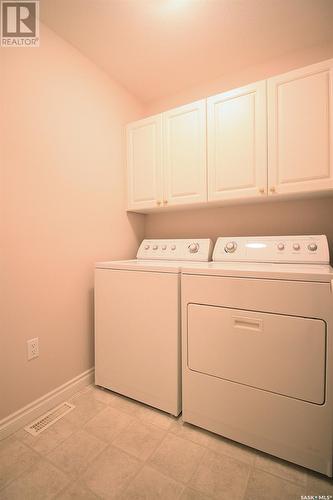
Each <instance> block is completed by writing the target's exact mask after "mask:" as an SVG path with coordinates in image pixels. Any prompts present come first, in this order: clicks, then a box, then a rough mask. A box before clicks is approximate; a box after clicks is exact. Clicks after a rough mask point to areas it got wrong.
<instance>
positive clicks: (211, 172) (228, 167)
mask: <svg viewBox="0 0 333 500" xmlns="http://www.w3.org/2000/svg"><path fill="white" fill-rule="evenodd" d="M207 119H208V199H209V200H228V199H237V198H252V197H256V196H264V195H265V194H266V192H267V134H266V126H267V125H266V82H265V81H261V82H256V83H253V84H251V85H247V86H246V87H242V88H239V89H235V90H231V91H229V92H223V93H222V94H219V95H216V96H212V97H209V98H208V99H207Z"/></svg>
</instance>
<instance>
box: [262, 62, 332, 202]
mask: <svg viewBox="0 0 333 500" xmlns="http://www.w3.org/2000/svg"><path fill="white" fill-rule="evenodd" d="M332 68H333V60H330V61H324V62H322V63H318V64H314V65H312V66H307V67H306V68H301V69H297V70H295V71H291V72H289V73H286V74H283V75H279V76H276V77H274V78H270V79H269V80H268V133H269V135H268V138H269V141H268V148H269V149H268V150H269V188H270V193H271V194H274V193H275V192H276V193H298V192H306V191H318V190H325V189H330V188H333V175H332V170H333V168H332V133H333V123H332V109H333V108H332V97H333V94H332Z"/></svg>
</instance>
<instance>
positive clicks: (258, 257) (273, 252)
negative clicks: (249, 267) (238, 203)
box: [213, 235, 329, 264]
mask: <svg viewBox="0 0 333 500" xmlns="http://www.w3.org/2000/svg"><path fill="white" fill-rule="evenodd" d="M213 260H214V261H216V262H228V261H229V262H276V263H298V264H310V263H311V264H329V249H328V243H327V238H326V236H325V235H316V236H252V237H251V236H245V237H240V236H235V237H230V236H228V237H222V238H218V239H217V242H216V244H215V248H214V252H213Z"/></svg>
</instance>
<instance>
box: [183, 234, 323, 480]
mask: <svg viewBox="0 0 333 500" xmlns="http://www.w3.org/2000/svg"><path fill="white" fill-rule="evenodd" d="M213 261H214V262H213V263H212V264H207V265H206V266H205V267H203V268H201V269H194V268H192V269H191V267H190V266H187V268H183V270H182V342H183V344H182V345H183V419H184V420H185V421H186V422H190V423H192V424H194V425H197V426H199V427H202V428H205V429H208V430H210V431H212V432H215V433H217V434H220V435H222V436H225V437H227V438H230V439H232V440H235V441H238V442H240V443H243V444H246V445H248V446H251V447H253V448H256V449H258V450H262V451H264V452H267V453H270V454H272V455H275V456H277V457H280V458H282V459H285V460H288V461H290V462H293V463H296V464H299V465H302V466H304V467H308V468H309V469H313V470H315V471H318V472H321V473H323V474H325V475H327V476H330V477H332V456H333V452H332V444H333V293H332V288H333V269H332V267H330V266H329V250H328V245H327V239H326V237H325V236H323V235H320V236H285V237H283V236H282V237H253V238H252V237H242V238H240V237H235V238H219V239H218V241H217V243H216V245H215V248H214V253H213Z"/></svg>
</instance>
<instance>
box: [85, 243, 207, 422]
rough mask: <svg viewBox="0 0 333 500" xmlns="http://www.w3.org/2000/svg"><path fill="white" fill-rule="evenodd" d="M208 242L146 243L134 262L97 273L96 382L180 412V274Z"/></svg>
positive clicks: (203, 257) (101, 266) (200, 257)
mask: <svg viewBox="0 0 333 500" xmlns="http://www.w3.org/2000/svg"><path fill="white" fill-rule="evenodd" d="M211 250H212V242H211V241H210V240H208V239H197V240H144V241H143V242H142V244H141V245H140V248H139V250H138V253H137V259H134V260H127V261H113V262H99V263H97V264H96V270H95V382H96V384H97V385H100V386H102V387H106V388H107V389H111V390H112V391H116V392H118V393H120V394H123V395H125V396H128V397H130V398H133V399H136V400H138V401H141V402H143V403H146V404H148V405H151V406H153V407H156V408H159V409H161V410H164V411H166V412H168V413H171V414H173V415H179V413H180V411H181V352H180V347H181V336H180V324H181V321H180V270H181V265H182V264H184V263H189V262H188V261H193V264H192V265H193V266H195V265H197V266H200V262H201V265H202V262H203V261H208V260H209V259H210V257H211Z"/></svg>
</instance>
